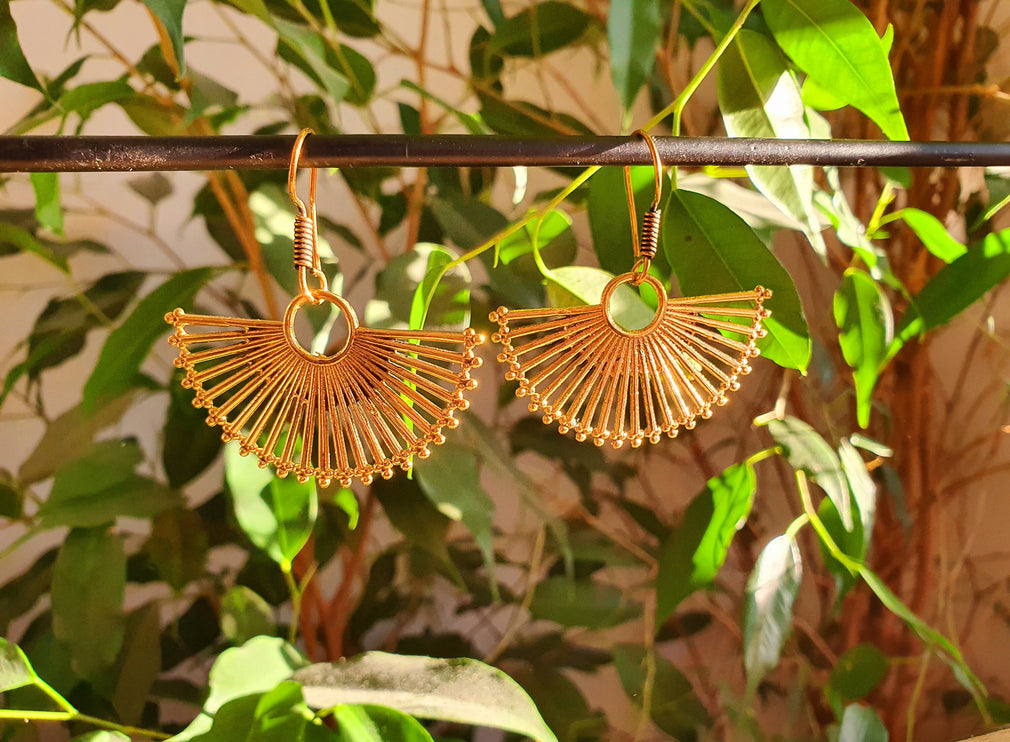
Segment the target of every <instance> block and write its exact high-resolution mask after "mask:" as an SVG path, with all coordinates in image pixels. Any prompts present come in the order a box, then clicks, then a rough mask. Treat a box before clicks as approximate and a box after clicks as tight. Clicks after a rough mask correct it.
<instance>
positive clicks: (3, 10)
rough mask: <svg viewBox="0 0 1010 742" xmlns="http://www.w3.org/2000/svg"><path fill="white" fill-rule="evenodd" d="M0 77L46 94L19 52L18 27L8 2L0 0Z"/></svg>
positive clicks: (7, 0)
mask: <svg viewBox="0 0 1010 742" xmlns="http://www.w3.org/2000/svg"><path fill="white" fill-rule="evenodd" d="M0 77H6V78H7V79H8V80H13V81H14V82H17V83H21V84H22V85H27V86H28V87H30V88H35V89H36V90H38V91H39V92H40V93H42V94H43V95H45V93H46V89H45V88H44V87H43V86H42V83H40V82H39V78H38V77H36V76H35V73H34V72H32V68H31V66H30V65H29V64H28V60H27V59H25V53H24V52H23V51H21V42H20V40H19V39H18V27H17V24H15V23H14V17H13V16H12V15H11V3H10V0H0Z"/></svg>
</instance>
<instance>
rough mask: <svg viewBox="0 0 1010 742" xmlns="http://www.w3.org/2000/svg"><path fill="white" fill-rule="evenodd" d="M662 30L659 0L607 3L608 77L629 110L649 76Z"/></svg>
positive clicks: (654, 62) (623, 104)
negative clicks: (608, 6)
mask: <svg viewBox="0 0 1010 742" xmlns="http://www.w3.org/2000/svg"><path fill="white" fill-rule="evenodd" d="M662 32H663V24H662V22H661V19H660V13H659V0H627V1H626V2H616V3H611V4H610V8H609V10H608V12H607V42H608V43H609V45H610V76H611V79H613V81H614V87H615V88H616V89H617V95H618V97H619V98H620V100H621V106H622V107H623V108H624V110H625V111H628V110H630V109H631V106H632V104H634V102H635V98H637V97H638V92H639V91H640V90H641V89H642V86H643V85H644V84H645V81H646V80H648V79H649V77H650V75H652V70H653V68H654V67H655V65H656V50H657V48H658V47H659V42H660V37H661V35H662Z"/></svg>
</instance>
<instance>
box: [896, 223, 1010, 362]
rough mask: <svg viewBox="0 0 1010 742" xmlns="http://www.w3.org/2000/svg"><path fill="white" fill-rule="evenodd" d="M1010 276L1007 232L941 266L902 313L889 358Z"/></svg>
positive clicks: (1009, 236)
mask: <svg viewBox="0 0 1010 742" xmlns="http://www.w3.org/2000/svg"><path fill="white" fill-rule="evenodd" d="M1008 276H1010V230H1003V231H1002V232H996V233H993V234H989V235H986V238H985V240H984V241H983V242H982V244H981V245H975V246H972V247H971V248H970V249H969V250H968V252H966V253H965V254H964V255H962V256H961V257H960V258H958V259H957V260H955V261H954V262H952V263H950V264H949V265H945V266H944V267H943V268H941V269H940V270H939V271H937V273H936V275H934V276H933V277H932V278H931V279H929V282H928V283H927V284H926V285H925V286H923V288H922V291H920V292H919V293H918V294H916V296H915V299H914V303H913V305H912V306H910V307H909V308H908V311H906V312H905V315H904V316H903V317H902V318H901V322H900V323H899V325H898V329H897V331H896V332H895V338H894V341H893V342H892V343H891V347H890V349H889V351H888V357H889V358H891V357H893V356H894V354H895V353H897V352H898V350H900V348H901V346H902V345H903V344H904V343H905V342H906V341H908V340H909V339H911V338H913V337H915V336H916V335H917V334H919V333H920V332H928V331H929V330H933V329H935V328H937V327H940V326H941V325H945V324H947V323H948V322H950V321H951V320H952V319H954V317H956V316H957V315H959V314H960V313H961V312H963V311H964V310H965V309H967V308H968V307H970V306H971V305H972V304H974V303H975V302H976V301H978V300H979V299H981V298H982V297H983V296H985V295H986V294H987V293H988V292H989V291H990V290H992V289H993V288H995V287H996V286H997V285H998V284H1000V283H1002V282H1003V281H1004V280H1006V278H1007V277H1008Z"/></svg>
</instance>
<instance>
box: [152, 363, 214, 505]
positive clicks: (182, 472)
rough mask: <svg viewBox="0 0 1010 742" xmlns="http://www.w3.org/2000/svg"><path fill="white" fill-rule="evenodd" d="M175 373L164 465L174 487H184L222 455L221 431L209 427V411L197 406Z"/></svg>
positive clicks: (179, 374) (165, 433)
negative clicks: (207, 422) (207, 421)
mask: <svg viewBox="0 0 1010 742" xmlns="http://www.w3.org/2000/svg"><path fill="white" fill-rule="evenodd" d="M182 378H183V373H182V372H181V371H178V372H176V373H174V374H172V379H171V381H170V382H169V384H168V399H169V401H168V413H167V414H166V417H165V427H164V429H163V431H162V446H161V463H162V466H164V467H165V474H166V475H167V476H168V484H169V486H171V487H177V488H178V487H182V486H183V485H185V484H187V483H188V482H190V481H192V480H193V479H195V478H196V477H198V476H199V475H200V474H202V473H203V472H204V471H205V470H206V469H207V467H208V466H210V465H211V464H212V463H213V462H214V460H215V459H217V457H218V454H219V453H221V446H222V445H223V443H222V441H221V432H220V430H219V429H218V428H216V427H211V426H209V425H207V424H206V420H207V412H206V410H203V409H201V408H199V407H194V406H193V392H192V390H190V389H184V388H183V387H182V385H181V384H180V383H179V382H180V381H181V379H182Z"/></svg>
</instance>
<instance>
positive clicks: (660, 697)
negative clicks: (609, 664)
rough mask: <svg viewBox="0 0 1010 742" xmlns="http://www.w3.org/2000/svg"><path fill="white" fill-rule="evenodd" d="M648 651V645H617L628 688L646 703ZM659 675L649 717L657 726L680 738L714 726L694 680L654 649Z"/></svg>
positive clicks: (622, 676)
mask: <svg viewBox="0 0 1010 742" xmlns="http://www.w3.org/2000/svg"><path fill="white" fill-rule="evenodd" d="M647 657H648V655H647V653H646V650H645V648H644V647H641V646H637V645H633V644H618V645H617V646H616V647H614V666H615V668H616V669H617V674H618V677H619V678H620V679H621V686H622V687H623V688H624V692H625V693H626V694H627V695H628V697H629V698H630V699H631V700H632V701H633V702H634V703H635V705H636V706H641V704H642V690H643V687H644V685H645V679H646V675H647V672H648V670H647V667H646V660H647ZM652 661H653V662H654V663H655V668H656V669H655V677H654V679H653V686H652V704H651V706H650V708H649V717H650V718H651V719H652V721H653V722H655V724H656V726H658V727H659V728H660V729H662V730H663V731H664V732H666V733H667V734H669V735H671V736H672V737H673V738H675V739H678V740H691V739H697V738H698V732H699V730H701V729H704V728H707V727H710V726H711V725H712V719H711V717H710V716H709V714H708V711H707V710H706V709H705V705H704V704H703V703H702V702H701V701H700V700H699V698H698V696H697V695H696V694H695V692H694V688H693V687H692V686H691V681H690V680H688V679H687V678H686V677H685V676H684V674H683V673H682V672H681V671H680V670H679V669H677V666H676V665H674V664H673V663H672V662H670V661H669V660H668V659H666V658H665V657H662V656H660V655H658V654H655V653H653V657H652Z"/></svg>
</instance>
